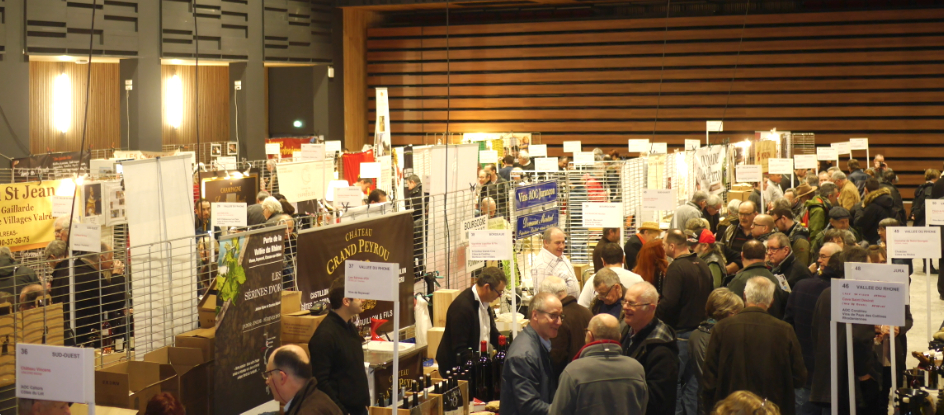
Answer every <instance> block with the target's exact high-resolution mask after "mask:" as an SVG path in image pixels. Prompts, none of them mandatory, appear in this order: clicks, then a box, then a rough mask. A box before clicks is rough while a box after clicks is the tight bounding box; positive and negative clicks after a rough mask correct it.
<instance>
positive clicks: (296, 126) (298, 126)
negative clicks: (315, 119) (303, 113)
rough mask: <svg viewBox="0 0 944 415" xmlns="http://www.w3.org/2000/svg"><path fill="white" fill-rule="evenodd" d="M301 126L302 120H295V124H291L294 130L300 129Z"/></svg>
mask: <svg viewBox="0 0 944 415" xmlns="http://www.w3.org/2000/svg"><path fill="white" fill-rule="evenodd" d="M302 125H304V124H303V123H302V120H295V122H293V123H292V126H294V127H295V128H302Z"/></svg>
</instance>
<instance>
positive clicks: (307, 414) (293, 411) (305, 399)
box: [285, 378, 344, 415]
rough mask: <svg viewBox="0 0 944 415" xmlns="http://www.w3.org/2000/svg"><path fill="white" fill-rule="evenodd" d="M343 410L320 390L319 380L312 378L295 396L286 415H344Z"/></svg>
mask: <svg viewBox="0 0 944 415" xmlns="http://www.w3.org/2000/svg"><path fill="white" fill-rule="evenodd" d="M343 413H344V412H341V408H338V405H337V404H335V403H334V401H332V400H331V398H329V397H328V395H325V393H324V392H322V391H320V390H318V379H315V378H311V379H309V380H308V382H307V383H305V386H304V387H303V388H302V389H301V390H300V391H298V393H296V394H295V397H293V398H292V402H291V403H290V404H289V407H288V409H287V410H286V411H285V415H342V414H343Z"/></svg>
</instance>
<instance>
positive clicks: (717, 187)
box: [695, 146, 724, 195]
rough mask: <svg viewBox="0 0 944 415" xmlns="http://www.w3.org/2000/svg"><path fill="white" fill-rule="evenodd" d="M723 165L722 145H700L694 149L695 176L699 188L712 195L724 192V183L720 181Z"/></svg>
mask: <svg viewBox="0 0 944 415" xmlns="http://www.w3.org/2000/svg"><path fill="white" fill-rule="evenodd" d="M723 166H724V146H708V147H700V148H699V149H697V150H695V178H696V180H697V181H698V188H699V190H704V191H706V192H708V193H709V194H713V195H715V194H720V193H722V192H724V185H723V184H722V183H721V177H722V172H721V171H722V168H723Z"/></svg>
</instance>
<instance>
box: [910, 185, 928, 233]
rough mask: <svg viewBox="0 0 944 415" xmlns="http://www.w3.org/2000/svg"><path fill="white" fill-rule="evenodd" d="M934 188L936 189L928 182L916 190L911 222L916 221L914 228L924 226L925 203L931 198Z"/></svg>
mask: <svg viewBox="0 0 944 415" xmlns="http://www.w3.org/2000/svg"><path fill="white" fill-rule="evenodd" d="M932 187H934V183H931V182H927V183H924V184H922V185H921V186H918V188H917V189H915V192H914V201H913V202H912V203H911V220H912V221H914V226H924V222H925V216H926V215H925V211H924V209H925V203H926V200H927V199H928V198H929V197H930V196H931V188H932Z"/></svg>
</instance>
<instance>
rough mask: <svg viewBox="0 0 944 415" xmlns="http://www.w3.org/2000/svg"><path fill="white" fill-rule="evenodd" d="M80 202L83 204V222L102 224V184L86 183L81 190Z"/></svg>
mask: <svg viewBox="0 0 944 415" xmlns="http://www.w3.org/2000/svg"><path fill="white" fill-rule="evenodd" d="M80 192H81V193H79V200H80V201H81V202H82V210H81V212H82V222H83V223H94V224H101V216H102V204H103V203H102V184H101V183H85V184H83V185H82V187H81V188H80Z"/></svg>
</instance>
